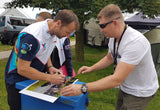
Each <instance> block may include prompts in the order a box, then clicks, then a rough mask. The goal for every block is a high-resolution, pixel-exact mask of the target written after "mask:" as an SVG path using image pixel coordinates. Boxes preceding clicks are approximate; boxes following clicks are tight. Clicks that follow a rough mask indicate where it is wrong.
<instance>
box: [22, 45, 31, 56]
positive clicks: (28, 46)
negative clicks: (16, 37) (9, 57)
mask: <svg viewBox="0 0 160 110" xmlns="http://www.w3.org/2000/svg"><path fill="white" fill-rule="evenodd" d="M31 49H32V44H27V43H24V44H22V46H21V53H22V54H26V53H27V52H28V51H30V50H31Z"/></svg>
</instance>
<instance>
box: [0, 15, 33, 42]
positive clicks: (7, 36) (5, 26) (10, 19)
mask: <svg viewBox="0 0 160 110" xmlns="http://www.w3.org/2000/svg"><path fill="white" fill-rule="evenodd" d="M34 22H36V20H35V19H29V18H22V17H15V16H0V41H1V42H2V44H11V45H13V44H14V43H15V41H16V39H17V36H18V33H19V32H20V31H21V30H22V29H23V28H25V27H26V26H28V25H30V24H32V23H34Z"/></svg>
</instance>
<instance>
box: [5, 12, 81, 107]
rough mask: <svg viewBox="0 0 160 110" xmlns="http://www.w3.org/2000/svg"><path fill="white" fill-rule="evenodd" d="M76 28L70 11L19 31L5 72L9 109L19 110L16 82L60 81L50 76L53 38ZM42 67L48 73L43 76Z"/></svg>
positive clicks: (75, 18) (56, 77)
mask: <svg viewBox="0 0 160 110" xmlns="http://www.w3.org/2000/svg"><path fill="white" fill-rule="evenodd" d="M78 27H79V22H78V18H77V16H76V15H75V14H74V13H73V12H72V11H71V10H62V11H60V12H59V13H57V15H56V17H55V19H54V20H45V21H42V22H37V23H34V24H31V25H29V26H27V27H26V28H24V29H23V30H22V31H21V32H20V34H19V35H18V39H17V42H16V43H15V46H14V48H13V50H12V52H11V55H10V57H9V59H8V62H7V65H6V69H5V83H6V89H7V93H8V104H9V106H10V110H21V97H20V94H19V93H18V92H19V90H17V89H16V88H15V84H16V83H17V82H20V81H24V80H27V79H33V80H45V81H48V82H52V83H55V84H61V83H62V82H64V78H65V76H64V75H62V74H60V75H58V74H53V73H56V72H57V71H58V70H57V69H56V68H54V67H53V65H52V63H51V60H50V55H51V53H52V51H53V48H54V46H55V43H56V39H55V36H58V37H59V38H63V37H65V36H69V35H70V34H71V33H72V32H73V31H74V30H77V29H78ZM46 65H47V67H48V71H49V73H51V74H45V73H43V70H44V68H45V67H46Z"/></svg>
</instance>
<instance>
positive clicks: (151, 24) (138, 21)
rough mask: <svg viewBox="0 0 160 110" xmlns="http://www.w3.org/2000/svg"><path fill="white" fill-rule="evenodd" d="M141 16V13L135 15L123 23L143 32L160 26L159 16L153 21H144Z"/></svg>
mask: <svg viewBox="0 0 160 110" xmlns="http://www.w3.org/2000/svg"><path fill="white" fill-rule="evenodd" d="M142 16H144V15H143V14H142V13H137V14H135V15H134V16H132V17H130V18H128V19H126V20H125V23H126V24H128V25H129V26H131V27H133V28H134V29H145V30H151V29H154V28H155V27H156V26H158V25H160V16H158V17H156V18H155V19H151V18H148V17H146V18H145V19H144V18H143V17H142Z"/></svg>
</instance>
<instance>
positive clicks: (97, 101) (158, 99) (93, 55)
mask: <svg viewBox="0 0 160 110" xmlns="http://www.w3.org/2000/svg"><path fill="white" fill-rule="evenodd" d="M106 53H107V50H106V49H103V48H91V47H88V46H85V62H84V63H79V62H76V61H75V49H74V46H72V54H73V60H72V62H73V66H74V69H75V72H77V71H78V69H79V68H80V67H81V66H83V65H86V66H91V65H93V64H94V63H96V62H97V61H99V60H100V59H101V58H102V57H104V55H105V54H106ZM6 62H7V59H3V60H0V70H1V71H0V110H9V108H8V105H7V98H6V91H5V86H4V68H5V64H6ZM112 72H113V67H112V65H111V66H110V67H108V68H106V69H104V70H100V71H95V72H91V73H88V74H83V75H82V74H80V75H77V76H76V77H77V78H78V79H79V81H82V82H91V81H96V80H98V79H100V78H103V77H105V76H107V75H110V73H112ZM117 93H118V89H110V90H105V91H101V92H95V93H89V106H88V108H87V110H115V105H116V100H117ZM159 108H160V90H158V93H157V95H156V96H155V98H154V99H153V100H152V101H151V103H150V104H149V107H148V108H147V110H159Z"/></svg>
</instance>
